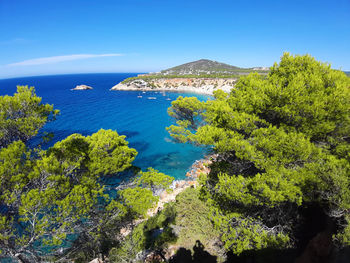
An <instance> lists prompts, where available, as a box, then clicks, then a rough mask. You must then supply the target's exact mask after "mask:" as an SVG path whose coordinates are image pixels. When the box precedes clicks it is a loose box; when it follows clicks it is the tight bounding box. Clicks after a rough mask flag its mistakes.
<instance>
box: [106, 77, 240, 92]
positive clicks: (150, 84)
mask: <svg viewBox="0 0 350 263" xmlns="http://www.w3.org/2000/svg"><path fill="white" fill-rule="evenodd" d="M236 81H237V79H219V78H213V79H210V78H203V79H201V78H198V79H197V78H183V79H181V78H174V79H154V80H147V81H145V80H143V79H136V80H131V81H129V82H127V83H122V82H120V83H118V84H117V85H115V86H113V87H112V88H111V89H110V90H111V91H113V90H119V91H123V90H124V91H160V92H165V91H167V92H190V93H200V94H207V95H213V92H214V91H216V90H219V89H220V90H223V91H224V92H227V93H228V92H230V91H231V89H233V88H234V85H235V83H236Z"/></svg>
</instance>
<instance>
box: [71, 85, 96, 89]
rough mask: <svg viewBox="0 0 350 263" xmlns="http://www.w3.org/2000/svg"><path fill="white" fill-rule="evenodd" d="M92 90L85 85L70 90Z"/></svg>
mask: <svg viewBox="0 0 350 263" xmlns="http://www.w3.org/2000/svg"><path fill="white" fill-rule="evenodd" d="M92 89H93V88H92V87H90V86H87V85H77V86H76V87H75V88H74V89H72V90H92Z"/></svg>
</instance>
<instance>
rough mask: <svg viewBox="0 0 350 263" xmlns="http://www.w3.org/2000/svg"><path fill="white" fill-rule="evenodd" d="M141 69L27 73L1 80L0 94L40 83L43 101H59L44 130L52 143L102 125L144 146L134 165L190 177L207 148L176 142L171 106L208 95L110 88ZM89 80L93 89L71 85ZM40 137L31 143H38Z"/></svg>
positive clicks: (38, 91) (38, 88) (138, 146)
mask: <svg viewBox="0 0 350 263" xmlns="http://www.w3.org/2000/svg"><path fill="white" fill-rule="evenodd" d="M135 76H137V73H108V74H72V75H52V76H36V77H23V78H12V79H1V80H0V95H13V94H14V93H15V92H16V89H17V85H28V86H34V87H35V91H36V94H37V95H38V96H40V97H42V103H49V104H53V105H54V108H55V109H59V110H60V115H59V116H58V117H57V119H56V120H55V121H53V122H50V123H47V124H46V125H45V126H44V127H43V129H42V130H41V132H40V135H42V134H43V133H44V132H52V133H53V134H54V137H53V139H52V140H51V141H50V142H49V143H47V144H44V145H43V146H42V147H43V148H48V147H50V146H52V145H53V144H54V143H55V142H57V141H60V140H62V139H64V138H66V137H67V136H69V135H71V134H73V133H80V134H82V135H84V136H86V135H91V134H92V133H95V132H97V131H98V130H99V129H111V130H115V131H117V132H118V134H120V135H125V136H126V140H127V141H128V142H129V146H130V147H132V148H134V149H136V150H137V151H138V156H137V157H136V159H135V161H134V162H133V165H134V166H137V167H139V168H141V169H142V170H146V169H147V168H148V167H153V168H155V169H157V170H159V171H161V172H163V173H165V174H168V175H171V176H173V177H175V179H177V180H180V179H185V174H186V172H187V171H188V170H189V168H190V167H191V165H192V163H193V162H194V161H195V160H197V159H200V158H202V157H203V156H204V155H205V154H206V152H207V150H208V149H207V148H202V147H196V146H193V145H189V144H182V143H177V142H175V141H174V140H173V139H172V138H171V137H170V136H169V134H168V132H167V131H166V129H165V128H166V127H168V126H170V125H172V124H174V123H175V121H174V120H173V119H172V118H171V117H169V116H168V114H167V109H168V108H169V107H170V106H171V102H172V101H174V100H176V98H177V97H178V96H186V97H189V96H195V97H197V98H198V99H200V100H207V99H210V96H208V95H201V94H197V93H178V92H153V91H152V92H142V91H110V88H112V87H113V86H114V85H116V84H118V83H119V82H121V81H123V80H124V79H126V78H129V77H135ZM81 84H85V85H88V86H91V87H93V90H82V91H78V90H75V91H73V90H71V89H73V88H75V87H76V86H77V85H81ZM39 141H41V140H40V137H39V136H38V137H36V138H34V139H33V140H32V141H31V142H30V143H31V144H32V145H33V146H35V144H37V143H39Z"/></svg>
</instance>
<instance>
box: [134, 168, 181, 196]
mask: <svg viewBox="0 0 350 263" xmlns="http://www.w3.org/2000/svg"><path fill="white" fill-rule="evenodd" d="M135 181H136V183H137V184H138V185H141V186H143V187H147V188H150V189H151V190H152V191H154V190H156V189H169V186H170V185H171V183H172V182H173V181H174V177H171V176H169V175H166V174H164V173H160V172H159V171H158V170H156V169H153V168H152V167H149V168H148V169H147V172H142V171H141V172H140V177H138V178H137V179H136V180H135Z"/></svg>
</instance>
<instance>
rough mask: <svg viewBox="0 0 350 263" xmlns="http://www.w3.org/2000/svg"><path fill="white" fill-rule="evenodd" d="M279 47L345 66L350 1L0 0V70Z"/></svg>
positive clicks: (86, 68)
mask: <svg viewBox="0 0 350 263" xmlns="http://www.w3.org/2000/svg"><path fill="white" fill-rule="evenodd" d="M283 52H290V53H292V54H310V55H312V56H314V57H315V58H316V59H317V60H320V61H323V62H327V63H330V64H331V65H332V67H333V68H336V69H342V70H346V71H350V0H332V1H331V0H327V1H324V0H290V1H284V0H265V1H261V0H260V1H257V0H215V1H214V0H213V1H208V0H200V1H199V0H198V1H197V0H184V1H183V0H176V1H173V0H0V78H10V77H19V76H35V75H50V74H70V73H95V72H96V73H99V72H154V71H160V70H162V69H166V68H169V67H173V66H176V65H179V64H183V63H186V62H190V61H194V60H198V59H202V58H205V59H212V60H216V61H219V62H223V63H227V64H231V65H234V66H238V67H255V66H271V65H272V64H273V63H274V62H278V61H279V60H280V57H281V56H282V54H283Z"/></svg>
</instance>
